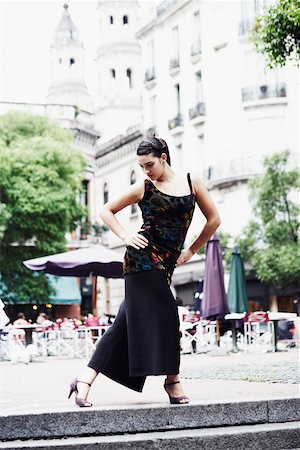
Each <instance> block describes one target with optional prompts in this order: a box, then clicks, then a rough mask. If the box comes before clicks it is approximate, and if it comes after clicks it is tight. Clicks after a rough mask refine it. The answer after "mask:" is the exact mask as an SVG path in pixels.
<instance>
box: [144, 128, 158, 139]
mask: <svg viewBox="0 0 300 450" xmlns="http://www.w3.org/2000/svg"><path fill="white" fill-rule="evenodd" d="M155 133H156V127H155V126H153V127H151V128H148V129H147V130H146V138H152V137H153V135H154V134H155Z"/></svg>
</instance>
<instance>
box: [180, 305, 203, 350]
mask: <svg viewBox="0 0 300 450" xmlns="http://www.w3.org/2000/svg"><path fill="white" fill-rule="evenodd" d="M200 319H201V317H200V314H198V313H188V314H183V316H182V320H181V321H180V328H179V331H180V333H181V338H180V348H181V353H183V354H184V353H194V351H195V349H196V345H195V342H196V341H195V338H194V336H195V334H196V333H197V324H198V323H199V322H200Z"/></svg>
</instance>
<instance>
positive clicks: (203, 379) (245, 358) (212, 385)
mask: <svg viewBox="0 0 300 450" xmlns="http://www.w3.org/2000/svg"><path fill="white" fill-rule="evenodd" d="M86 363H87V361H86V360H84V359H54V358H51V357H49V358H43V359H39V360H37V361H34V362H32V363H30V364H29V365H25V364H22V363H18V364H16V365H12V364H11V363H10V362H0V411H1V415H11V414H19V413H29V412H35V413H38V412H54V411H74V410H78V407H76V406H75V405H74V399H73V398H71V400H67V394H68V384H69V381H70V379H71V378H72V377H74V376H76V375H77V374H78V373H79V372H80V371H81V370H82V368H83V367H84V365H85V364H86ZM181 376H182V382H183V386H184V389H185V392H186V394H187V395H188V396H189V397H190V398H191V403H192V404H194V403H198V404H199V403H203V404H208V403H215V402H226V401H230V402H241V401H247V400H272V399H283V398H299V384H296V383H299V349H290V350H289V351H288V352H278V353H265V354H244V353H238V354H230V355H227V356H211V355H208V354H207V355H203V354H195V355H182V359H181ZM297 377H298V379H297ZM163 380H164V377H163V376H159V377H153V376H151V377H148V378H147V380H146V383H145V388H144V391H143V393H142V394H140V393H137V392H134V391H131V390H130V389H127V388H125V387H123V386H121V385H118V384H117V383H114V382H112V381H111V380H109V379H108V378H106V377H104V376H99V377H98V378H97V380H96V381H95V383H94V385H93V387H92V390H91V393H90V397H89V399H90V401H91V402H93V404H94V407H93V409H94V408H96V409H109V408H112V407H113V408H115V407H118V406H122V407H124V406H126V407H129V406H131V405H132V406H133V407H135V408H136V407H138V406H143V407H145V406H146V405H152V406H153V405H163V406H165V405H167V404H168V398H167V396H166V393H165V392H164V390H163V387H162V385H163Z"/></svg>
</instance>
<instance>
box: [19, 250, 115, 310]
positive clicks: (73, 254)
mask: <svg viewBox="0 0 300 450" xmlns="http://www.w3.org/2000/svg"><path fill="white" fill-rule="evenodd" d="M23 264H24V265H25V266H26V267H27V268H28V269H30V270H36V271H42V272H45V273H51V274H52V275H60V276H67V277H68V276H69V277H73V276H75V277H88V276H89V275H90V274H92V275H93V291H92V292H93V294H92V297H93V301H92V303H93V311H94V314H96V313H97V276H101V277H104V278H122V277H123V256H122V255H121V254H120V253H118V252H116V251H114V250H110V249H109V248H107V247H104V246H102V245H97V246H95V247H91V248H82V249H79V250H73V251H69V252H64V253H58V254H56V255H50V256H42V257H41V258H34V259H28V260H27V261H23ZM107 290H108V286H107Z"/></svg>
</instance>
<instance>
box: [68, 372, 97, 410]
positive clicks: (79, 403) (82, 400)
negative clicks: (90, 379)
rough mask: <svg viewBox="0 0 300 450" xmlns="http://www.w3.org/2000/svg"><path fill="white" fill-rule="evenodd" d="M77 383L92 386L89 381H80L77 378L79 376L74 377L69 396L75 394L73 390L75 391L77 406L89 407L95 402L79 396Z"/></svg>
mask: <svg viewBox="0 0 300 450" xmlns="http://www.w3.org/2000/svg"><path fill="white" fill-rule="evenodd" d="M77 383H85V384H87V385H88V386H90V387H91V386H92V385H91V384H90V383H87V382H86V381H80V380H77V378H74V379H73V380H72V381H71V383H70V392H69V395H68V398H70V397H71V395H72V394H73V392H75V403H76V405H77V406H80V408H88V407H90V406H93V404H92V403H90V402H88V401H87V400H86V399H85V398H79V397H77V395H78V388H77Z"/></svg>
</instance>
